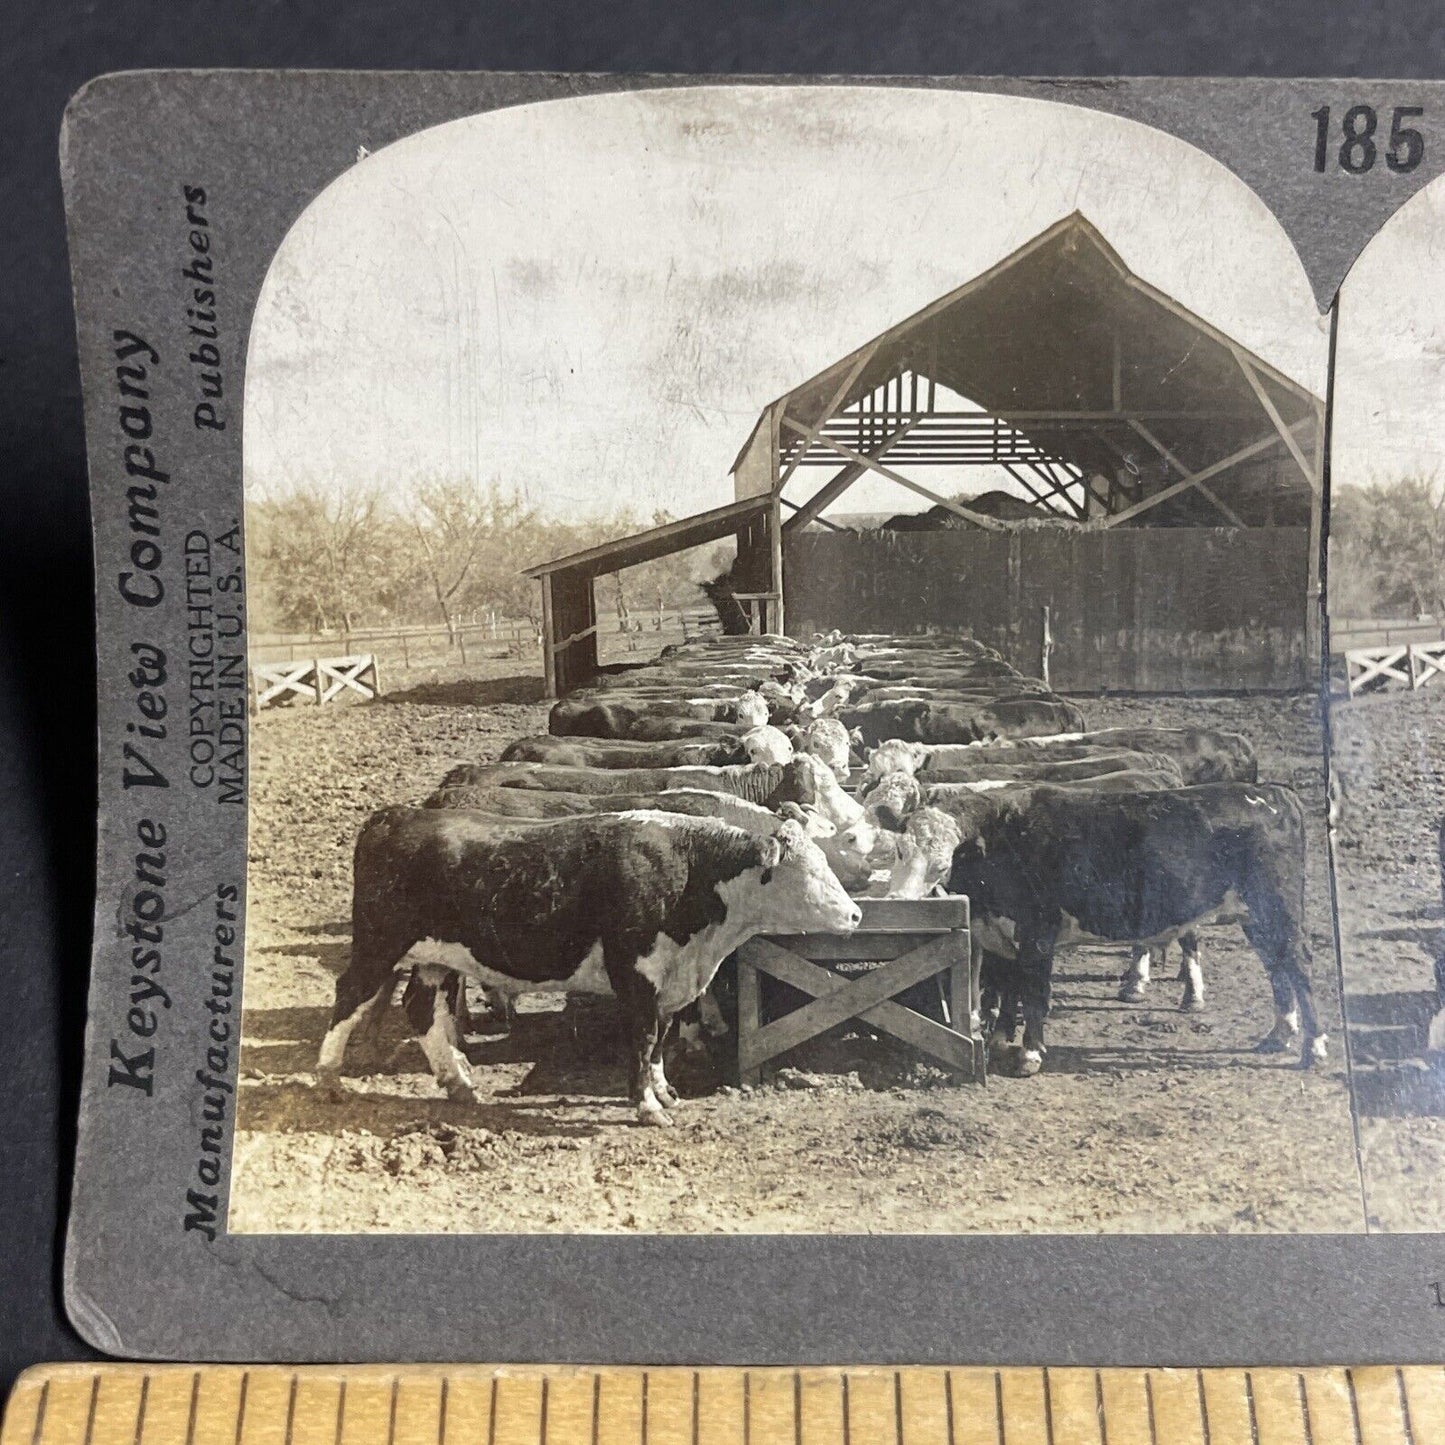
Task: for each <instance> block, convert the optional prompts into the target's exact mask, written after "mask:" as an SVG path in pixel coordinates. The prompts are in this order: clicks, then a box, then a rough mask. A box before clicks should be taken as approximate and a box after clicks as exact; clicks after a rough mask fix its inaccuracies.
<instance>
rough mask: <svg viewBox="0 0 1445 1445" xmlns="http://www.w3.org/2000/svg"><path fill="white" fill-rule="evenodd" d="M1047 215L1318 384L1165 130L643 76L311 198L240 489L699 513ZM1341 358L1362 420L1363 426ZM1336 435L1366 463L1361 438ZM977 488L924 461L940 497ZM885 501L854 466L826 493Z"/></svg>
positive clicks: (896, 499) (1294, 328)
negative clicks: (469, 493)
mask: <svg viewBox="0 0 1445 1445" xmlns="http://www.w3.org/2000/svg"><path fill="white" fill-rule="evenodd" d="M1076 209H1077V210H1081V211H1082V212H1083V213H1084V214H1085V215H1086V216H1087V217H1088V218H1089V219H1090V220H1091V221H1092V222H1093V223H1094V224H1095V225H1096V226H1098V227H1099V228H1100V230H1101V231H1102V232H1103V234H1104V236H1105V237H1106V239H1107V240H1108V241H1109V242H1110V243H1111V244H1112V245H1113V246H1114V247H1115V249H1116V250H1117V251H1119V252H1120V254H1121V255H1122V256H1123V258H1124V260H1125V262H1126V263H1127V264H1128V265H1129V266H1130V267H1131V268H1132V269H1133V270H1134V271H1135V272H1137V273H1138V274H1139V275H1140V276H1142V277H1144V278H1145V279H1146V280H1148V281H1150V282H1152V283H1153V284H1154V285H1156V286H1158V287H1161V288H1162V289H1163V290H1164V291H1166V292H1167V293H1169V294H1170V295H1172V296H1174V297H1176V298H1177V299H1178V300H1179V301H1181V302H1182V303H1183V304H1184V305H1185V306H1187V307H1189V308H1190V309H1191V310H1193V311H1195V312H1197V313H1198V314H1199V315H1201V316H1203V317H1204V318H1206V319H1207V320H1209V321H1211V322H1213V323H1214V324H1215V325H1216V326H1218V327H1220V328H1222V329H1223V330H1224V331H1225V332H1227V333H1229V334H1230V335H1232V336H1234V337H1235V338H1236V339H1238V340H1239V341H1240V342H1242V343H1243V344H1244V345H1245V346H1246V347H1248V348H1250V349H1251V350H1253V351H1256V352H1258V353H1259V354H1260V355H1261V356H1263V357H1264V358H1266V359H1267V360H1269V361H1271V362H1273V363H1274V364H1275V365H1276V366H1277V367H1279V368H1280V369H1281V370H1282V371H1284V372H1286V373H1288V374H1289V375H1290V376H1292V377H1294V378H1295V379H1297V380H1298V381H1300V382H1302V383H1304V384H1305V385H1306V386H1308V387H1310V388H1311V389H1312V390H1314V391H1316V392H1317V393H1318V394H1320V395H1323V393H1324V385H1325V368H1326V361H1327V338H1326V330H1325V327H1324V325H1323V323H1322V322H1321V320H1320V318H1319V316H1318V313H1317V312H1316V310H1315V307H1314V304H1313V301H1312V299H1311V296H1310V291H1309V286H1308V284H1307V282H1306V279H1305V275H1304V272H1303V270H1302V269H1301V267H1300V265H1299V263H1298V261H1297V259H1296V258H1295V255H1294V252H1293V250H1292V248H1291V247H1290V245H1289V242H1288V240H1287V239H1286V237H1285V236H1284V233H1283V232H1282V231H1281V230H1280V229H1279V227H1278V226H1277V225H1276V223H1275V222H1274V220H1273V218H1272V217H1271V216H1270V215H1269V213H1268V212H1267V211H1266V209H1265V207H1264V205H1263V203H1262V202H1260V201H1259V200H1258V199H1257V198H1256V197H1255V196H1254V194H1253V193H1252V192H1251V191H1249V190H1248V188H1247V187H1245V186H1244V185H1243V183H1242V182H1240V181H1238V180H1237V179H1236V178H1235V177H1234V176H1233V175H1232V174H1231V173H1229V172H1228V171H1226V170H1225V169H1224V168H1223V167H1222V166H1220V165H1218V164H1217V163H1216V162H1214V161H1212V160H1210V159H1209V158H1208V157H1206V156H1205V155H1203V154H1202V153H1201V152H1199V151H1197V150H1195V149H1193V148H1192V147H1190V146H1188V145H1186V144H1185V143H1184V142H1182V141H1178V140H1175V139H1173V138H1172V137H1169V136H1166V135H1163V134H1161V133H1158V132H1155V131H1151V130H1149V129H1148V128H1147V127H1143V126H1139V125H1136V124H1134V123H1132V122H1129V121H1124V120H1118V119H1115V118H1112V117H1109V116H1104V115H1100V114H1096V113H1094V112H1091V111H1086V110H1079V109H1075V108H1073V107H1070V106H1064V105H1057V104H1053V103H1051V102H1047V101H1036V100H1023V99H1015V98H1010V97H997V96H970V95H960V94H955V93H945V92H934V91H924V90H895V89H868V88H858V87H850V88H822V87H811V88H803V89H785V88H781V87H698V88H689V89H678V90H670V91H669V90H662V91H652V92H648V93H639V94H630V95H614V96H603V97H592V98H587V99H583V100H569V101H558V102H551V103H546V104H542V105H532V106H525V107H519V108H517V109H513V110H508V111H502V112H498V113H495V114H491V115H486V116H479V117H474V118H471V119H467V120H461V121H456V122H453V123H451V124H448V125H444V126H440V127H437V128H435V129H433V130H429V131H425V132H422V133H421V134H419V135H416V136H413V137H411V138H409V139H407V140H405V141H401V142H399V143H397V144H395V145H393V146H390V147H387V148H386V149H384V150H381V151H378V152H377V153H375V154H374V155H371V156H369V157H367V158H365V159H364V160H362V161H360V162H359V163H358V164H357V165H355V166H354V167H353V168H352V169H351V170H350V171H349V172H348V173H347V174H346V175H344V176H342V177H341V178H339V179H338V180H337V181H336V182H335V183H334V184H333V185H332V186H330V187H329V188H328V189H327V190H326V191H325V192H323V193H322V194H321V195H320V196H319V197H318V198H317V200H316V201H315V202H314V203H313V204H312V205H311V207H310V208H309V209H308V210H307V211H306V213H305V214H304V215H303V216H302V217H301V219H300V220H299V221H298V223H297V224H296V226H295V227H294V229H293V230H292V232H291V233H290V235H289V236H288V237H287V239H286V241H285V242H284V243H283V245H282V248H281V250H280V252H279V253H278V255H277V257H276V260H275V262H274V264H273V266H272V268H271V272H270V274H269V276H268V278H267V281H266V284H265V287H264V288H263V291H262V295H261V298H260V301H259V303H258V306H257V311H256V318H255V324H254V327H253V330H252V334H251V340H250V353H249V359H248V371H247V377H246V401H245V435H244V447H245V469H246V482H247V486H248V488H251V489H255V490H256V491H258V492H261V493H266V494H279V493H284V492H286V491H288V490H290V489H292V488H294V487H297V486H310V485H315V484H317V483H326V482H329V481H331V480H333V479H340V480H342V481H356V482H359V483H363V484H371V483H376V482H379V483H382V484H383V485H385V486H387V487H389V488H393V489H395V490H396V492H397V494H398V500H399V501H401V502H403V503H404V500H405V493H406V490H407V488H408V487H409V486H411V485H412V484H413V483H414V481H415V480H416V479H424V478H433V477H442V476H451V477H461V478H475V479H477V480H480V481H482V482H487V481H490V480H494V479H495V480H497V481H499V482H501V483H503V484H504V485H506V486H508V487H514V488H516V489H518V490H520V491H521V492H523V493H524V494H525V495H526V496H527V497H528V498H530V499H531V500H532V501H533V502H534V503H536V504H538V505H540V506H542V507H545V508H546V509H547V510H549V511H552V512H555V513H557V514H559V515H569V514H571V515H581V514H588V515H600V514H606V513H610V512H612V511H615V510H616V509H617V508H618V507H619V506H620V505H624V504H626V505H630V506H632V507H633V508H634V510H636V511H639V512H642V513H644V514H646V513H650V512H651V511H652V510H654V509H656V508H666V509H667V510H669V511H671V512H672V513H673V514H675V515H681V514H685V513H687V512H691V511H695V510H698V509H701V508H704V507H709V506H716V505H718V504H720V503H722V502H725V501H730V500H731V499H732V488H731V481H730V479H729V475H728V469H729V467H730V466H731V464H732V460H733V458H734V456H735V454H736V453H737V451H738V449H739V447H740V446H741V444H742V443H743V441H744V440H745V439H746V437H747V435H748V433H749V431H750V430H751V428H752V425H753V422H754V421H755V419H756V417H757V415H758V413H759V411H760V410H761V409H762V408H763V406H764V405H765V404H766V403H767V402H769V401H770V400H772V399H773V398H774V397H776V396H778V395H780V394H781V393H783V392H785V391H788V390H790V389H791V388H792V387H794V386H796V385H798V384H799V383H800V382H802V381H804V380H806V379H807V378H808V377H810V376H811V375H813V374H814V373H816V372H818V371H820V370H822V369H823V368H824V367H825V366H827V365H828V364H829V363H831V362H833V361H835V360H837V359H838V358H839V357H840V356H842V355H844V354H846V353H847V352H848V351H850V350H852V349H853V348H854V347H856V346H858V345H859V344H861V343H862V342H864V341H866V340H867V339H869V338H870V337H872V336H874V335H876V334H877V333H878V332H880V331H882V330H884V329H886V328H887V327H889V326H891V325H893V324H894V323H895V322H897V321H899V320H901V319H902V318H904V317H905V316H907V315H908V314H910V313H911V312H913V311H915V310H917V309H918V308H920V307H921V306H924V305H926V304H927V303H928V302H930V301H932V300H933V299H935V298H936V297H937V296H939V295H941V294H942V293H944V292H946V291H948V290H950V289H952V288H953V287H955V286H958V285H959V284H961V283H962V282H964V281H966V280H968V279H969V278H970V277H972V276H975V275H977V274H978V273H979V272H980V271H983V270H985V269H986V268H987V267H989V266H991V265H992V264H993V263H994V262H996V261H998V260H999V259H1001V258H1002V257H1003V256H1005V255H1007V254H1008V253H1009V252H1011V251H1012V250H1014V249H1015V248H1016V247H1017V246H1019V245H1021V244H1022V243H1023V242H1025V241H1027V240H1029V239H1030V238H1031V237H1033V236H1035V235H1036V234H1038V232H1040V231H1042V230H1044V229H1045V228H1046V227H1048V226H1050V225H1052V224H1053V223H1054V222H1055V221H1057V220H1058V219H1059V218H1060V217H1062V216H1065V215H1067V214H1068V213H1069V212H1071V211H1073V210H1076ZM1386 269H1387V270H1388V269H1390V268H1389V265H1388V264H1387V266H1386ZM1414 299H1415V300H1416V301H1418V300H1419V297H1418V296H1416V297H1415V298H1414ZM1439 305H1440V307H1445V300H1442V301H1440V303H1439ZM1405 309H1406V310H1407V311H1408V310H1409V308H1408V307H1406V308H1405ZM1434 314H1435V316H1436V318H1437V319H1436V320H1435V321H1434V322H1433V323H1432V324H1433V325H1435V326H1436V327H1438V326H1439V320H1438V317H1439V316H1441V315H1445V311H1440V310H1437V311H1436V312H1435V313H1434ZM1439 334H1440V333H1439V331H1438V330H1435V331H1432V332H1431V336H1432V337H1437V336H1438V335H1439ZM1435 344H1436V345H1438V344H1439V343H1438V341H1437V342H1436V343H1435ZM1432 369H1433V374H1434V385H1435V386H1436V387H1437V388H1440V386H1441V383H1440V378H1439V367H1438V355H1437V356H1436V359H1435V363H1434V365H1433V368H1432ZM1363 370H1364V371H1365V372H1366V373H1367V374H1368V375H1367V379H1368V380H1369V381H1370V385H1371V388H1372V389H1371V391H1370V396H1371V397H1373V398H1375V400H1372V401H1369V402H1367V403H1362V411H1370V410H1372V409H1373V408H1377V407H1378V408H1384V409H1385V410H1384V412H1382V416H1388V413H1389V406H1390V402H1389V397H1390V395H1391V389H1390V387H1389V386H1388V385H1380V384H1379V383H1380V382H1382V381H1383V380H1384V379H1385V378H1384V377H1383V376H1382V375H1381V374H1380V372H1379V369H1378V368H1370V367H1365V368H1363ZM1436 410H1437V412H1439V408H1438V406H1437V408H1436ZM1350 445H1351V447H1352V448H1354V451H1353V452H1352V454H1351V455H1352V457H1354V458H1363V457H1367V456H1368V457H1372V458H1373V457H1375V456H1383V455H1384V454H1383V453H1382V452H1380V451H1379V449H1378V444H1377V440H1376V439H1375V436H1374V433H1373V432H1370V431H1369V429H1368V428H1366V429H1364V430H1362V431H1360V433H1359V434H1358V436H1356V437H1355V438H1354V439H1353V440H1352V441H1351V443H1350ZM1395 455H1396V456H1398V455H1399V454H1398V453H1396V454H1395ZM1354 464H1355V463H1354V461H1353V460H1352V462H1351V465H1354ZM811 475H812V476H813V477H814V478H816V480H817V482H821V481H822V479H823V476H825V475H826V473H820V472H816V471H815V472H812V473H811ZM921 479H923V478H922V477H921ZM935 480H936V478H935ZM983 484H984V482H983V479H982V478H981V477H980V476H979V475H978V474H976V473H975V474H972V475H971V474H970V473H968V472H965V471H954V472H952V473H951V474H950V485H949V488H948V489H949V490H950V491H953V490H976V489H978V487H979V486H981V485H983ZM988 484H992V478H989V479H988ZM790 495H792V492H791V491H790ZM912 505H913V504H911V503H910V502H909V501H908V499H907V497H906V494H902V493H900V492H899V491H898V490H897V489H895V488H893V487H891V486H890V484H888V483H886V482H883V481H878V482H877V484H876V486H874V485H872V484H871V483H870V484H865V483H860V484H859V485H858V486H857V487H855V488H854V489H853V490H852V491H851V492H850V493H849V494H848V495H847V496H846V497H845V498H844V499H843V501H842V502H841V503H840V509H841V510H848V511H858V510H870V509H873V508H887V509H903V510H909V509H911V508H912Z"/></svg>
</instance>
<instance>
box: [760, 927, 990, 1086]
mask: <svg viewBox="0 0 1445 1445" xmlns="http://www.w3.org/2000/svg"><path fill="white" fill-rule="evenodd" d="M752 942H753V944H759V943H763V942H764V941H763V940H759V939H754V940H753V941H752ZM929 948H931V945H925V949H929ZM925 949H920V950H918V952H919V953H923V952H925ZM909 957H910V958H911V957H913V955H909ZM752 958H753V960H754V962H756V963H757V965H758V966H759V967H762V968H765V969H766V971H767V972H769V973H771V974H773V975H774V976H775V977H778V978H781V979H782V980H783V982H785V983H788V984H790V985H791V986H792V987H794V988H797V989H799V990H801V991H802V992H804V993H809V994H813V995H814V996H815V1002H813V1003H810V1004H806V1005H805V1006H804V1007H803V1008H800V1009H797V1010H796V1011H794V1012H793V1013H790V1014H786V1015H784V1017H783V1018H781V1019H777V1020H775V1021H774V1022H772V1023H769V1024H765V1025H763V1026H762V1027H761V1028H759V1029H757V1030H756V1031H753V1032H749V1033H745V1032H744V1030H743V1029H742V1027H741V1025H740V1026H739V1030H738V1060H739V1072H741V1071H742V1069H743V1068H744V1067H746V1068H748V1069H750V1070H752V1069H756V1068H758V1067H760V1066H761V1064H763V1063H765V1062H766V1061H767V1060H768V1059H770V1058H774V1057H776V1056H777V1055H778V1054H780V1053H783V1052H785V1051H786V1050H788V1049H790V1048H796V1047H797V1046H798V1044H800V1043H805V1042H806V1041H807V1040H808V1039H810V1038H813V1037H815V1036H816V1035H817V1034H819V1033H821V1032H823V1031H824V1030H825V1029H828V1028H832V1027H833V1026H834V1025H835V1024H837V1023H841V1022H843V1020H844V1019H848V1018H857V1019H859V1020H861V1021H862V1022H864V1023H867V1024H869V1025H871V1026H873V1027H875V1028H878V1029H881V1030H882V1031H883V1032H885V1033H888V1034H891V1035H892V1036H893V1037H894V1038H896V1039H898V1040H899V1041H900V1042H902V1043H907V1044H911V1045H912V1046H913V1047H914V1048H916V1049H918V1050H920V1051H921V1052H923V1053H926V1054H928V1055H930V1056H931V1057H933V1058H935V1059H938V1060H940V1061H941V1062H942V1063H944V1064H946V1065H948V1067H949V1068H952V1069H956V1070H958V1071H960V1072H962V1073H966V1074H968V1075H969V1076H970V1077H973V1078H979V1077H980V1076H981V1066H982V1057H981V1052H982V1051H981V1046H980V1044H979V1043H978V1042H976V1041H975V1040H973V1039H971V1038H970V1037H968V1036H967V1035H964V1034H961V1033H959V1032H958V1031H956V1030H954V1029H950V1028H946V1027H945V1026H944V1025H942V1024H939V1023H935V1022H934V1021H933V1020H932V1019H929V1018H925V1017H924V1016H923V1015H922V1014H917V1013H914V1012H913V1010H911V1009H908V1008H904V1007H903V1006H902V1005H901V1004H896V1003H893V1002H891V1001H889V1000H888V999H887V998H884V999H881V1000H879V1001H878V1002H875V1003H871V1004H870V1003H868V1002H867V999H869V998H872V997H874V996H876V994H878V993H879V992H881V991H883V990H885V989H886V990H888V991H889V992H891V993H901V992H902V991H903V990H904V989H905V988H910V987H912V985H913V984H914V983H918V982H921V981H922V978H926V977H928V976H930V973H938V972H940V971H941V969H940V968H939V965H938V964H937V963H936V962H934V961H932V960H929V959H925V962H924V964H923V965H921V967H922V969H923V972H922V977H919V976H918V974H919V968H914V967H909V965H908V963H907V961H906V960H899V961H898V962H895V963H892V964H888V965H885V966H884V967H883V968H880V969H875V970H874V971H873V972H872V973H869V974H865V975H864V976H863V977H862V978H860V979H856V980H854V981H853V982H851V983H845V984H843V985H842V987H838V982H839V981H838V978H837V975H835V974H831V973H829V972H827V970H825V969H821V968H818V967H816V965H814V964H811V963H809V962H808V961H807V960H806V959H803V958H799V957H798V956H797V955H796V954H793V953H789V952H784V951H783V950H775V951H774V953H773V954H772V955H770V956H764V955H763V954H761V952H755V953H753V954H752ZM945 966H946V965H945ZM895 971H896V972H895ZM885 974H886V975H888V981H887V982H884V981H882V980H881V978H880V976H882V975H885ZM865 985H866V988H865Z"/></svg>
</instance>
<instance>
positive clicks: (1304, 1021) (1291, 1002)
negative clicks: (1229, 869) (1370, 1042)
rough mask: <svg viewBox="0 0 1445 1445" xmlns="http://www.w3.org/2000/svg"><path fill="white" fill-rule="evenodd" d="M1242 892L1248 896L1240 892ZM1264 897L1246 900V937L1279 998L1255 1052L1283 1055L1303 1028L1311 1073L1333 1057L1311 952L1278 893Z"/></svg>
mask: <svg viewBox="0 0 1445 1445" xmlns="http://www.w3.org/2000/svg"><path fill="white" fill-rule="evenodd" d="M1241 891H1243V890H1241ZM1260 892H1261V893H1262V894H1263V896H1259V895H1258V894H1257V895H1256V896H1254V897H1249V896H1246V897H1245V899H1244V902H1245V905H1246V906H1247V907H1248V909H1249V917H1248V919H1246V920H1245V924H1244V934H1245V937H1246V938H1248V939H1249V941H1250V943H1252V944H1253V945H1254V948H1255V951H1256V952H1257V953H1258V954H1259V956H1260V958H1261V959H1262V960H1263V962H1264V967H1265V971H1266V972H1267V973H1268V974H1269V986H1270V989H1271V991H1272V992H1273V994H1274V1027H1273V1028H1272V1029H1271V1030H1270V1031H1269V1033H1267V1034H1266V1035H1265V1036H1264V1038H1263V1039H1261V1040H1260V1042H1259V1044H1258V1045H1257V1046H1256V1047H1257V1051H1258V1052H1259V1053H1264V1054H1277V1053H1283V1052H1284V1051H1285V1050H1286V1049H1287V1048H1288V1047H1289V1045H1290V1043H1291V1042H1292V1041H1293V1039H1294V1038H1295V1036H1296V1035H1297V1034H1299V1033H1300V1031H1301V1026H1303V1038H1302V1039H1301V1040H1300V1042H1301V1054H1300V1066H1301V1067H1302V1068H1306V1069H1307V1068H1309V1067H1310V1066H1311V1065H1312V1064H1316V1063H1320V1062H1322V1061H1323V1060H1324V1059H1325V1058H1326V1057H1327V1056H1328V1050H1329V1040H1328V1038H1327V1037H1326V1036H1325V1035H1324V1034H1322V1033H1321V1032H1320V1026H1319V1018H1318V1016H1317V1015H1316V1013H1315V996H1314V989H1313V987H1312V986H1311V984H1310V955H1309V946H1308V945H1307V944H1306V943H1305V941H1304V935H1303V933H1302V932H1301V928H1300V924H1299V921H1298V920H1296V919H1295V918H1293V917H1292V916H1291V913H1290V911H1289V910H1288V909H1287V908H1285V906H1284V905H1283V903H1282V901H1281V900H1280V898H1279V896H1278V895H1277V894H1276V893H1274V892H1273V890H1269V891H1265V890H1260Z"/></svg>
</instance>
